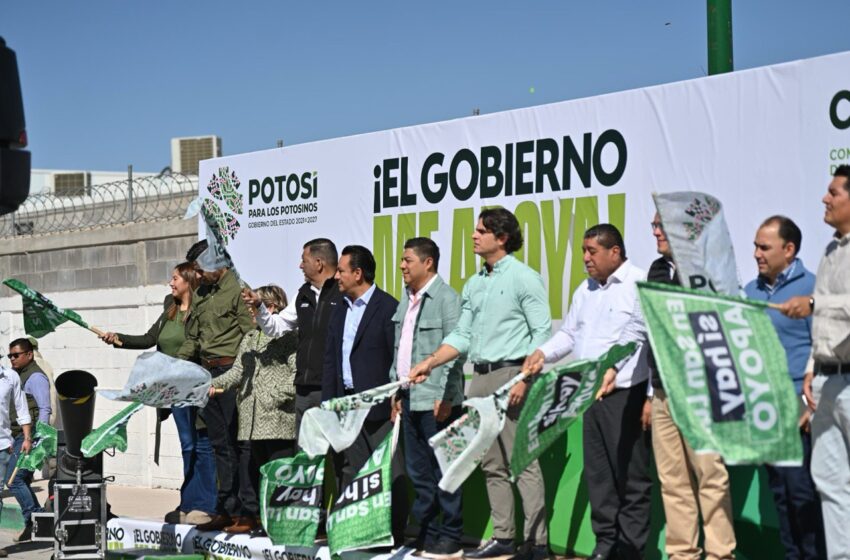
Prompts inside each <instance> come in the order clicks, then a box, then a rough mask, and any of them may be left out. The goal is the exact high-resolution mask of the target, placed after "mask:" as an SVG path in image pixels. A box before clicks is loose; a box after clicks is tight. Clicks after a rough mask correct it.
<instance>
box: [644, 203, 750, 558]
mask: <svg viewBox="0 0 850 560" xmlns="http://www.w3.org/2000/svg"><path fill="white" fill-rule="evenodd" d="M652 234H653V235H654V236H655V240H656V242H657V245H658V252H659V253H660V254H661V257H660V258H659V259H657V260H655V261H654V262H653V263H652V266H650V267H649V272H648V273H647V280H649V281H650V282H662V283H665V284H676V285H678V284H679V279H678V275H677V274H676V268H675V265H674V264H673V259H672V253H671V251H670V245H669V244H668V243H667V237H666V236H665V235H664V227H663V225H662V224H661V220H660V218H659V216H658V214H656V215H655V220H654V221H653V222H652ZM650 367H651V370H652V386H653V388H654V393H655V394H654V397H652V398H651V402H650V403H648V405H647V407H648V408H649V407H651V410H652V447H653V451H654V453H655V465H656V469H657V470H658V480H659V481H660V482H661V498H662V500H663V502H664V516H665V517H666V518H667V529H666V543H665V549H666V552H667V556H668V557H669V558H670V560H686V559H687V560H691V559H694V560H699V559H700V558H702V550H700V548H699V519H700V514H702V519H703V531H704V533H705V541H704V547H705V557H706V558H707V559H713V560H719V559H727V558H734V557H735V554H734V551H735V531H734V529H733V527H732V499H731V497H730V495H729V474H728V473H727V472H726V466H725V465H724V464H723V459H722V458H721V457H720V455H717V454H713V453H711V454H699V455H698V454H696V453H694V450H693V449H691V446H690V445H688V442H686V441H685V439H684V438H683V437H682V433H681V432H680V431H679V428H678V427H677V426H676V424H675V423H674V422H673V417H672V416H671V415H670V408H669V406H668V401H667V394H666V392H665V391H664V387H663V385H662V384H661V379H660V377H659V376H658V371H657V369H656V367H655V357H654V356H652V355H651V353H650ZM692 480H696V484H694V483H693V482H692Z"/></svg>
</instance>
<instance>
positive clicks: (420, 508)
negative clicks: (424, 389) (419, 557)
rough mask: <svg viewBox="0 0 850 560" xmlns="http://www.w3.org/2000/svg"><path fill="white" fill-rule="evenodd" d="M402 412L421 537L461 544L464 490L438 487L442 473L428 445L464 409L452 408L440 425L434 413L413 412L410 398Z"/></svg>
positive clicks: (409, 473) (408, 469) (406, 455)
mask: <svg viewBox="0 0 850 560" xmlns="http://www.w3.org/2000/svg"><path fill="white" fill-rule="evenodd" d="M401 410H402V417H403V418H402V423H401V426H402V429H403V431H404V458H405V460H406V461H405V467H407V476H408V477H410V482H411V483H412V484H413V489H414V490H415V491H416V498H415V499H414V501H413V507H412V508H411V513H412V514H413V518H414V519H416V520H417V521H418V522H419V527H420V529H419V537H421V538H422V539H425V540H426V541H429V542H436V541H437V540H439V539H440V538H442V539H447V540H450V541H454V542H460V539H461V537H462V536H463V514H462V510H461V500H462V495H463V490H462V489H458V490H457V491H456V492H454V493H452V494H450V493H448V492H444V491H443V490H440V488H439V487H438V486H437V483H438V482H440V478H441V477H442V472H441V471H440V465H439V463H437V457H436V456H435V455H434V450H433V449H432V448H431V446H430V445H428V439H429V438H431V437H432V436H433V435H434V434H436V433H437V432H439V431H440V430H442V429H443V428H445V427H446V426H448V425H449V424H451V423H452V421H454V420H455V419H457V418H458V417H459V416H460V413H461V408H460V406H456V407H454V408H452V412H451V414H449V417H448V418H447V419H446V420H444V421H443V422H437V420H436V418H434V411H433V410H425V411H421V412H414V411H412V410H410V399H409V398H408V397H407V396H404V397H403V398H402V400H401ZM440 512H442V514H443V519H442V523H441V522H440V520H439V519H438V516H439V514H440Z"/></svg>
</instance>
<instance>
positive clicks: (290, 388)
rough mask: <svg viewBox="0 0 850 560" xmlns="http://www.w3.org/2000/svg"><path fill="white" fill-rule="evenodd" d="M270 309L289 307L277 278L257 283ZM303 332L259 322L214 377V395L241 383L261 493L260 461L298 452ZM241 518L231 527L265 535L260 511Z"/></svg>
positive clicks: (240, 405) (239, 399) (239, 402)
mask: <svg viewBox="0 0 850 560" xmlns="http://www.w3.org/2000/svg"><path fill="white" fill-rule="evenodd" d="M257 295H259V296H260V300H261V301H262V302H263V304H264V305H265V306H266V309H268V310H269V312H271V313H278V312H280V311H283V310H284V309H285V308H286V294H285V293H284V291H283V290H282V289H281V288H280V287H278V286H275V285H274V284H271V285H269V286H263V287H262V288H258V289H257ZM297 346H298V335H297V334H296V332H295V331H290V332H288V333H286V334H284V335H283V336H282V337H280V338H269V337H268V336H266V335H265V334H263V332H262V331H261V330H260V329H259V328H258V329H256V330H253V331H251V332H249V333H248V334H246V335H245V337H244V338H243V339H242V344H241V345H240V346H239V353H238V354H237V355H236V361H235V362H234V363H233V367H232V368H230V371H228V372H227V373H225V374H224V375H221V376H219V377H216V378H215V379H213V381H212V387H211V388H210V396H212V397H214V396H215V395H216V393H217V390H218V391H228V390H230V389H233V388H237V389H236V390H237V394H236V406H237V409H238V411H239V430H238V436H237V439H238V440H240V441H249V442H250V443H251V460H252V465H251V473H250V474H251V485H252V486H253V487H254V492H256V494H257V495H258V496H259V495H260V492H259V484H260V470H259V469H260V467H261V466H262V465H264V464H265V463H268V462H269V461H272V460H274V459H280V458H282V457H291V456H293V455H294V454H295V440H296V433H295V385H294V381H295V350H296V348H297ZM249 513H250V515H249V516H243V517H240V518H237V519H236V520H235V521H234V523H233V525H231V526H229V527H226V528H225V529H224V530H225V532H227V533H248V532H250V533H251V534H252V535H262V534H264V533H263V530H262V528H261V526H260V522H259V514H260V512H259V511H253V512H249Z"/></svg>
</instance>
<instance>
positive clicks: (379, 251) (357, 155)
mask: <svg viewBox="0 0 850 560" xmlns="http://www.w3.org/2000/svg"><path fill="white" fill-rule="evenodd" d="M848 76H850V53H839V54H835V55H830V56H824V57H819V58H814V59H809V60H802V61H797V62H792V63H787V64H780V65H775V66H769V67H764V68H757V69H753V70H746V71H741V72H734V73H731V74H726V75H720V76H712V77H707V78H701V79H697V80H690V81H686V82H680V83H674V84H668V85H663V86H655V87H649V88H644V89H638V90H632V91H626V92H621V93H614V94H609V95H602V96H598V97H592V98H587V99H579V100H574V101H566V102H562V103H553V104H550V105H542V106H539V107H533V108H529V109H519V110H514V111H507V112H503V113H496V114H491V115H483V116H476V117H469V118H464V119H457V120H453V121H447V122H439V123H433V124H425V125H421V126H414V127H407V128H400V129H395V130H388V131H382V132H375V133H370V134H363V135H359V136H351V137H345V138H337V139H332V140H326V141H321V142H313V143H309V144H302V145H296V146H291V147H285V148H280V149H273V150H266V151H261V152H254V153H248V154H241V155H235V156H228V157H222V158H217V159H213V160H207V161H204V162H202V163H201V168H200V192H201V196H202V197H204V198H210V197H211V194H210V191H211V190H212V191H213V192H216V193H218V192H222V193H224V194H223V195H218V199H217V200H214V201H213V202H214V204H215V205H216V206H217V207H219V208H220V209H221V210H222V212H223V213H224V214H225V216H224V218H225V221H226V222H227V223H228V224H229V227H230V228H231V230H230V231H231V236H230V237H229V245H228V249H229V251H230V253H231V255H232V256H233V259H234V261H235V263H236V266H237V268H238V270H239V272H240V273H241V275H242V276H243V278H244V279H245V280H246V281H247V282H248V283H250V284H251V285H253V286H259V285H262V284H265V283H277V284H279V285H281V286H283V287H284V288H285V289H286V291H287V292H288V293H289V294H294V291H295V290H296V289H297V287H298V286H299V285H300V284H301V283H302V282H303V278H302V275H301V273H300V271H299V270H298V263H299V260H300V255H301V248H302V245H303V244H304V242H306V241H307V240H309V239H311V238H315V237H328V238H330V239H332V240H333V241H334V242H335V243H336V244H337V246H338V247H339V248H340V249H341V248H342V246H344V245H347V244H355V243H356V244H361V245H365V246H367V247H369V248H371V249H373V251H374V252H375V254H376V257H377V259H378V267H379V273H378V284H379V285H380V286H381V287H382V288H384V289H387V290H388V291H389V292H391V293H393V294H395V295H398V294H399V292H400V289H401V280H400V275H399V274H398V273H397V263H398V259H399V257H400V251H401V245H403V243H404V240H405V239H407V238H409V237H412V236H414V235H427V236H430V237H431V238H433V239H434V240H435V241H436V242H437V243H438V244H439V246H440V248H441V251H442V255H443V256H442V259H441V263H440V272H441V274H442V275H443V276H444V277H445V278H447V279H449V280H450V281H451V283H452V284H453V285H455V286H456V287H459V286H460V285H462V282H463V280H464V279H465V278H467V277H468V276H469V275H470V274H471V273H472V271H473V270H474V268H475V267H476V266H479V263H478V262H477V259H475V258H473V255H472V253H471V240H470V239H469V236H470V235H471V233H472V228H473V227H474V222H475V216H476V215H477V213H478V212H479V211H480V210H481V209H482V208H483V207H485V206H493V205H501V206H504V207H506V208H508V209H510V210H512V211H516V213H517V214H518V216H519V217H520V219H521V221H522V223H523V227H524V232H525V237H526V246H525V248H524V250H523V252H522V253H521V254H520V255H519V256H520V258H522V259H523V260H525V261H526V262H528V263H529V264H530V265H532V266H533V267H534V268H536V269H538V270H539V271H540V272H541V274H543V277H544V279H545V280H546V282H547V284H548V286H549V291H550V294H551V297H550V303H551V305H552V311H553V317H554V318H555V319H560V318H561V317H562V316H563V314H564V312H565V311H566V309H567V305H568V294H569V293H570V289H571V288H574V287H575V286H576V285H577V284H578V283H579V282H580V281H581V280H582V279H583V278H584V271H583V267H582V264H581V254H580V249H578V250H577V248H580V237H581V232H583V231H584V229H585V228H586V227H588V226H589V225H593V224H594V223H596V222H597V221H598V222H612V223H615V224H618V225H620V226H624V232H625V239H626V247H627V252H628V255H629V257H630V258H631V259H633V262H635V263H636V264H638V265H639V266H641V267H644V268H647V267H648V266H649V264H650V262H651V261H652V260H653V259H654V258H656V254H655V243H654V239H653V238H652V235H651V232H650V227H649V222H650V221H651V220H652V217H653V214H654V206H653V203H652V199H651V196H650V194H651V193H652V192H653V191H657V192H666V191H676V190H701V191H705V192H708V193H711V194H713V195H714V196H716V197H718V198H719V199H720V200H721V201H722V202H723V204H724V207H725V212H726V219H727V222H728V224H729V227H730V230H731V233H732V238H733V240H734V242H735V251H736V258H737V262H738V266H739V269H740V271H741V277H742V280H743V281H745V282H746V281H747V280H749V279H750V278H752V277H753V276H754V275H755V273H756V268H755V265H754V262H753V259H752V240H753V236H754V233H755V229H756V228H757V226H758V224H759V223H760V222H761V221H762V220H763V219H764V218H766V217H767V216H769V215H771V214H776V213H780V214H785V215H788V216H789V217H791V218H792V219H793V220H795V221H796V222H797V223H798V224H799V225H800V227H801V229H802V230H803V247H802V253H801V256H802V257H803V260H804V261H805V263H806V265H807V266H808V267H809V268H811V269H815V268H816V266H817V261H818V259H819V255H820V251H821V250H822V248H823V246H824V245H825V243H826V242H827V240H828V239H829V237H830V235H831V230H830V228H829V227H828V226H827V225H826V224H824V223H823V205H822V203H821V202H820V200H821V198H822V197H823V195H824V193H825V192H826V185H827V183H828V182H829V179H830V175H831V171H832V169H834V166H835V165H837V164H840V163H848V158H850V153H848V149H850V132H848V129H847V125H848V124H850V121H848V120H847V119H850V94H847V92H846V91H845V90H848V89H850V77H848ZM842 92H843V93H842ZM441 155H442V157H441ZM223 168H227V169H226V170H224V169H223ZM214 177H215V179H213V178H214ZM237 184H238V187H237ZM228 188H230V191H229V190H228ZM234 188H235V191H233V189H234ZM228 192H230V194H231V196H230V198H228V196H227V193H228ZM228 202H229V204H228ZM226 214H230V216H229V217H228V216H227V215H226ZM236 222H238V231H236V232H235V235H234V234H233V232H234V231H235V230H236V228H235V225H236Z"/></svg>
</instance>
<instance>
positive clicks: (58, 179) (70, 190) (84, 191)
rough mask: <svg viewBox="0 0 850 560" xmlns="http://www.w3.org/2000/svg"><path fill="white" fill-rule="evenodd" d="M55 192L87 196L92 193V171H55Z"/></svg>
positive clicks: (56, 193) (64, 194)
mask: <svg viewBox="0 0 850 560" xmlns="http://www.w3.org/2000/svg"><path fill="white" fill-rule="evenodd" d="M53 194H54V195H56V196H87V195H89V194H91V173H89V172H87V171H73V172H67V173H54V174H53Z"/></svg>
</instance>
